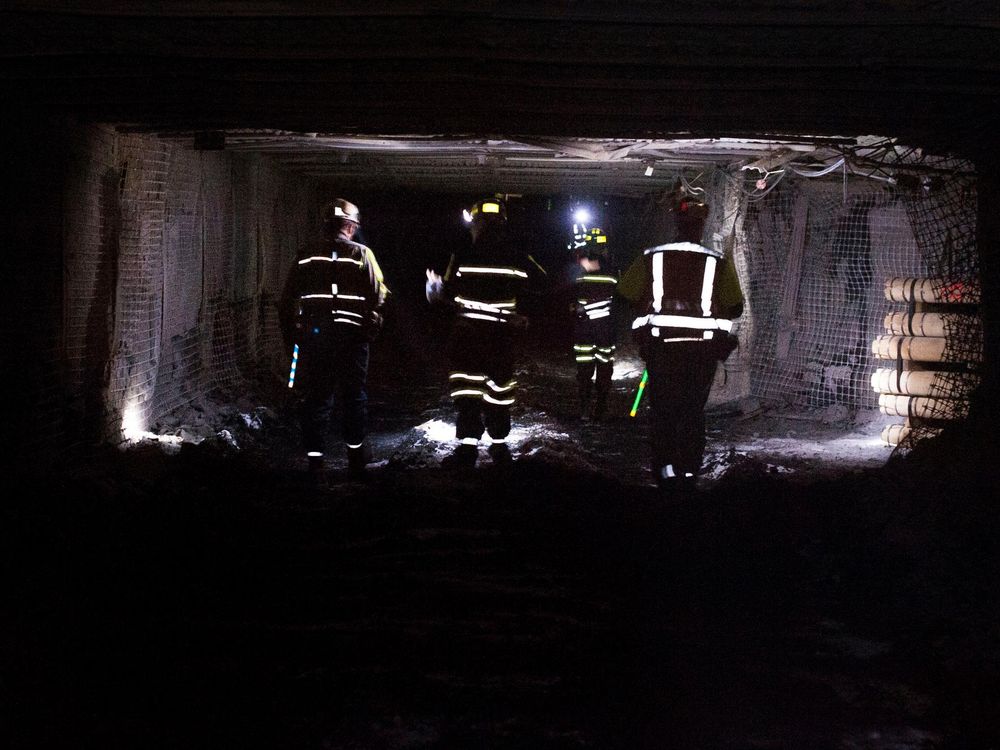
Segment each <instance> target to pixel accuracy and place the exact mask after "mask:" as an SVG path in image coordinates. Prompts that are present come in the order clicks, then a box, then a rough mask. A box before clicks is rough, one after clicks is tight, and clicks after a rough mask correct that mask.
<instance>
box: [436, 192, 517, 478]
mask: <svg viewBox="0 0 1000 750" xmlns="http://www.w3.org/2000/svg"><path fill="white" fill-rule="evenodd" d="M463 214H464V218H465V220H466V223H467V224H468V226H469V229H470V232H471V234H472V245H471V247H470V248H469V249H468V251H466V252H464V253H459V254H457V255H453V256H452V257H451V260H450V262H449V264H448V269H447V271H446V272H445V274H444V276H443V277H442V276H441V275H439V274H437V273H435V272H434V271H433V270H431V269H428V270H427V286H426V293H427V300H428V301H429V302H432V303H439V304H440V303H443V304H448V305H450V306H452V307H453V308H454V310H455V313H456V319H455V323H454V326H453V328H452V335H451V342H450V367H451V372H450V373H449V376H448V380H449V385H450V389H451V396H452V398H453V399H454V401H455V407H456V409H457V411H458V416H457V419H456V424H455V433H456V437H457V438H458V440H459V443H460V444H459V446H458V447H457V448H456V450H455V452H454V453H453V454H452V456H450V457H449V458H448V460H447V462H446V465H451V466H474V465H475V464H476V460H477V456H478V443H479V440H480V438H481V437H482V436H483V432H484V431H485V432H486V434H487V443H488V445H489V448H488V450H489V453H490V456H491V457H492V458H493V460H494V462H497V463H505V462H508V461H510V449H509V448H508V446H507V436H508V435H509V434H510V407H511V405H512V404H513V403H514V400H515V392H516V389H517V382H516V381H515V380H514V360H515V353H516V350H517V348H518V345H519V340H520V338H521V333H522V331H523V329H524V327H525V325H526V323H527V319H526V318H525V317H524V316H522V315H520V314H519V313H518V312H517V303H518V296H519V295H520V294H522V293H523V292H524V291H525V288H526V284H527V280H528V270H527V265H528V262H529V261H528V257H529V256H527V254H525V253H522V252H520V251H519V249H518V248H517V247H515V246H514V245H513V243H511V242H510V240H509V239H508V236H507V233H506V228H505V227H506V220H507V216H506V206H505V205H504V202H503V201H502V200H500V199H493V198H489V199H485V200H481V201H479V202H478V203H476V204H475V205H474V206H472V208H470V209H467V210H466V211H464V212H463Z"/></svg>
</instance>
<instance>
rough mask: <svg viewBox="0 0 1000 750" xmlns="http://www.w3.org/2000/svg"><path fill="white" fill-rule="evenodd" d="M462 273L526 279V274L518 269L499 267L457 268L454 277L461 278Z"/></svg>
mask: <svg viewBox="0 0 1000 750" xmlns="http://www.w3.org/2000/svg"><path fill="white" fill-rule="evenodd" d="M463 273H471V274H476V273H481V274H486V275H492V276H517V277H518V278H522V279H526V278H528V274H527V273H525V272H524V271H522V270H521V269H519V268H501V267H499V266H459V267H458V271H457V272H456V273H455V275H456V276H461V275H462V274H463Z"/></svg>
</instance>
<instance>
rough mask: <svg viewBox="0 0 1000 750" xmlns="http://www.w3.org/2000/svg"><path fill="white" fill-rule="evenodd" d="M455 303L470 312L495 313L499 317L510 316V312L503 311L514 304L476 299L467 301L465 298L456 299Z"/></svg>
mask: <svg viewBox="0 0 1000 750" xmlns="http://www.w3.org/2000/svg"><path fill="white" fill-rule="evenodd" d="M455 302H457V303H458V304H460V305H461V306H462V307H464V308H466V309H469V310H482V311H483V312H490V313H495V314H498V315H510V311H509V310H506V309H503V308H507V307H513V306H514V303H507V302H499V303H491V302H481V301H479V300H475V299H466V298H465V297H455Z"/></svg>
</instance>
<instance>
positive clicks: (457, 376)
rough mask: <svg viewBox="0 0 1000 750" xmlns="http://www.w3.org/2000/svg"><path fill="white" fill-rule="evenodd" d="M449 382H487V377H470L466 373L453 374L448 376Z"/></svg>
mask: <svg viewBox="0 0 1000 750" xmlns="http://www.w3.org/2000/svg"><path fill="white" fill-rule="evenodd" d="M448 379H449V380H473V381H477V382H480V383H482V382H485V381H486V380H487V378H486V376H485V375H470V374H468V373H466V372H453V373H451V374H450V375H449V376H448Z"/></svg>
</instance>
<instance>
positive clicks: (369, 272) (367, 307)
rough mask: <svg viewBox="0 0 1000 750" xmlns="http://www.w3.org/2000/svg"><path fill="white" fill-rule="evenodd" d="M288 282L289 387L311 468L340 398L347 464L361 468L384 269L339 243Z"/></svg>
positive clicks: (358, 248)
mask: <svg viewBox="0 0 1000 750" xmlns="http://www.w3.org/2000/svg"><path fill="white" fill-rule="evenodd" d="M290 283H291V285H292V287H293V288H294V294H295V297H296V300H295V305H296V310H297V315H296V316H295V321H294V322H295V325H294V328H295V330H294V334H293V335H294V338H295V341H294V343H295V346H294V350H293V354H292V365H291V370H290V372H289V379H288V387H289V388H294V389H295V391H296V392H297V393H298V394H299V396H300V401H299V419H300V422H301V425H302V433H303V440H304V442H305V448H306V451H307V454H308V456H309V457H310V459H311V464H312V463H317V462H319V461H322V459H323V457H324V455H325V453H326V435H327V432H328V428H329V422H330V414H331V411H332V409H333V404H334V399H335V397H336V396H337V395H339V397H340V399H341V406H342V409H343V427H342V429H343V438H344V441H345V442H346V443H347V446H348V459H349V464H350V465H351V467H352V468H358V467H363V464H364V458H363V456H364V455H365V453H366V451H365V446H364V440H365V433H366V426H367V425H366V422H367V404H368V394H367V392H366V390H365V387H366V381H367V376H368V344H369V342H370V341H372V340H374V338H375V336H376V335H377V334H378V331H379V329H380V327H381V314H380V313H379V310H380V309H381V308H382V305H383V304H384V303H385V300H386V297H387V296H388V294H389V290H388V288H387V287H386V285H385V281H384V278H383V275H382V270H381V269H380V268H379V265H378V262H377V261H376V260H375V254H374V253H373V252H372V251H371V249H370V248H368V247H367V246H365V245H362V244H360V243H357V242H352V241H350V240H347V239H344V238H342V237H338V238H336V239H333V240H327V241H324V242H323V243H322V244H321V245H320V246H319V247H318V248H316V249H314V250H313V252H311V253H310V254H308V255H306V257H304V258H301V259H300V260H299V261H298V264H297V266H296V268H295V269H294V272H293V277H292V278H291V279H290ZM313 460H315V461H313Z"/></svg>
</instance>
